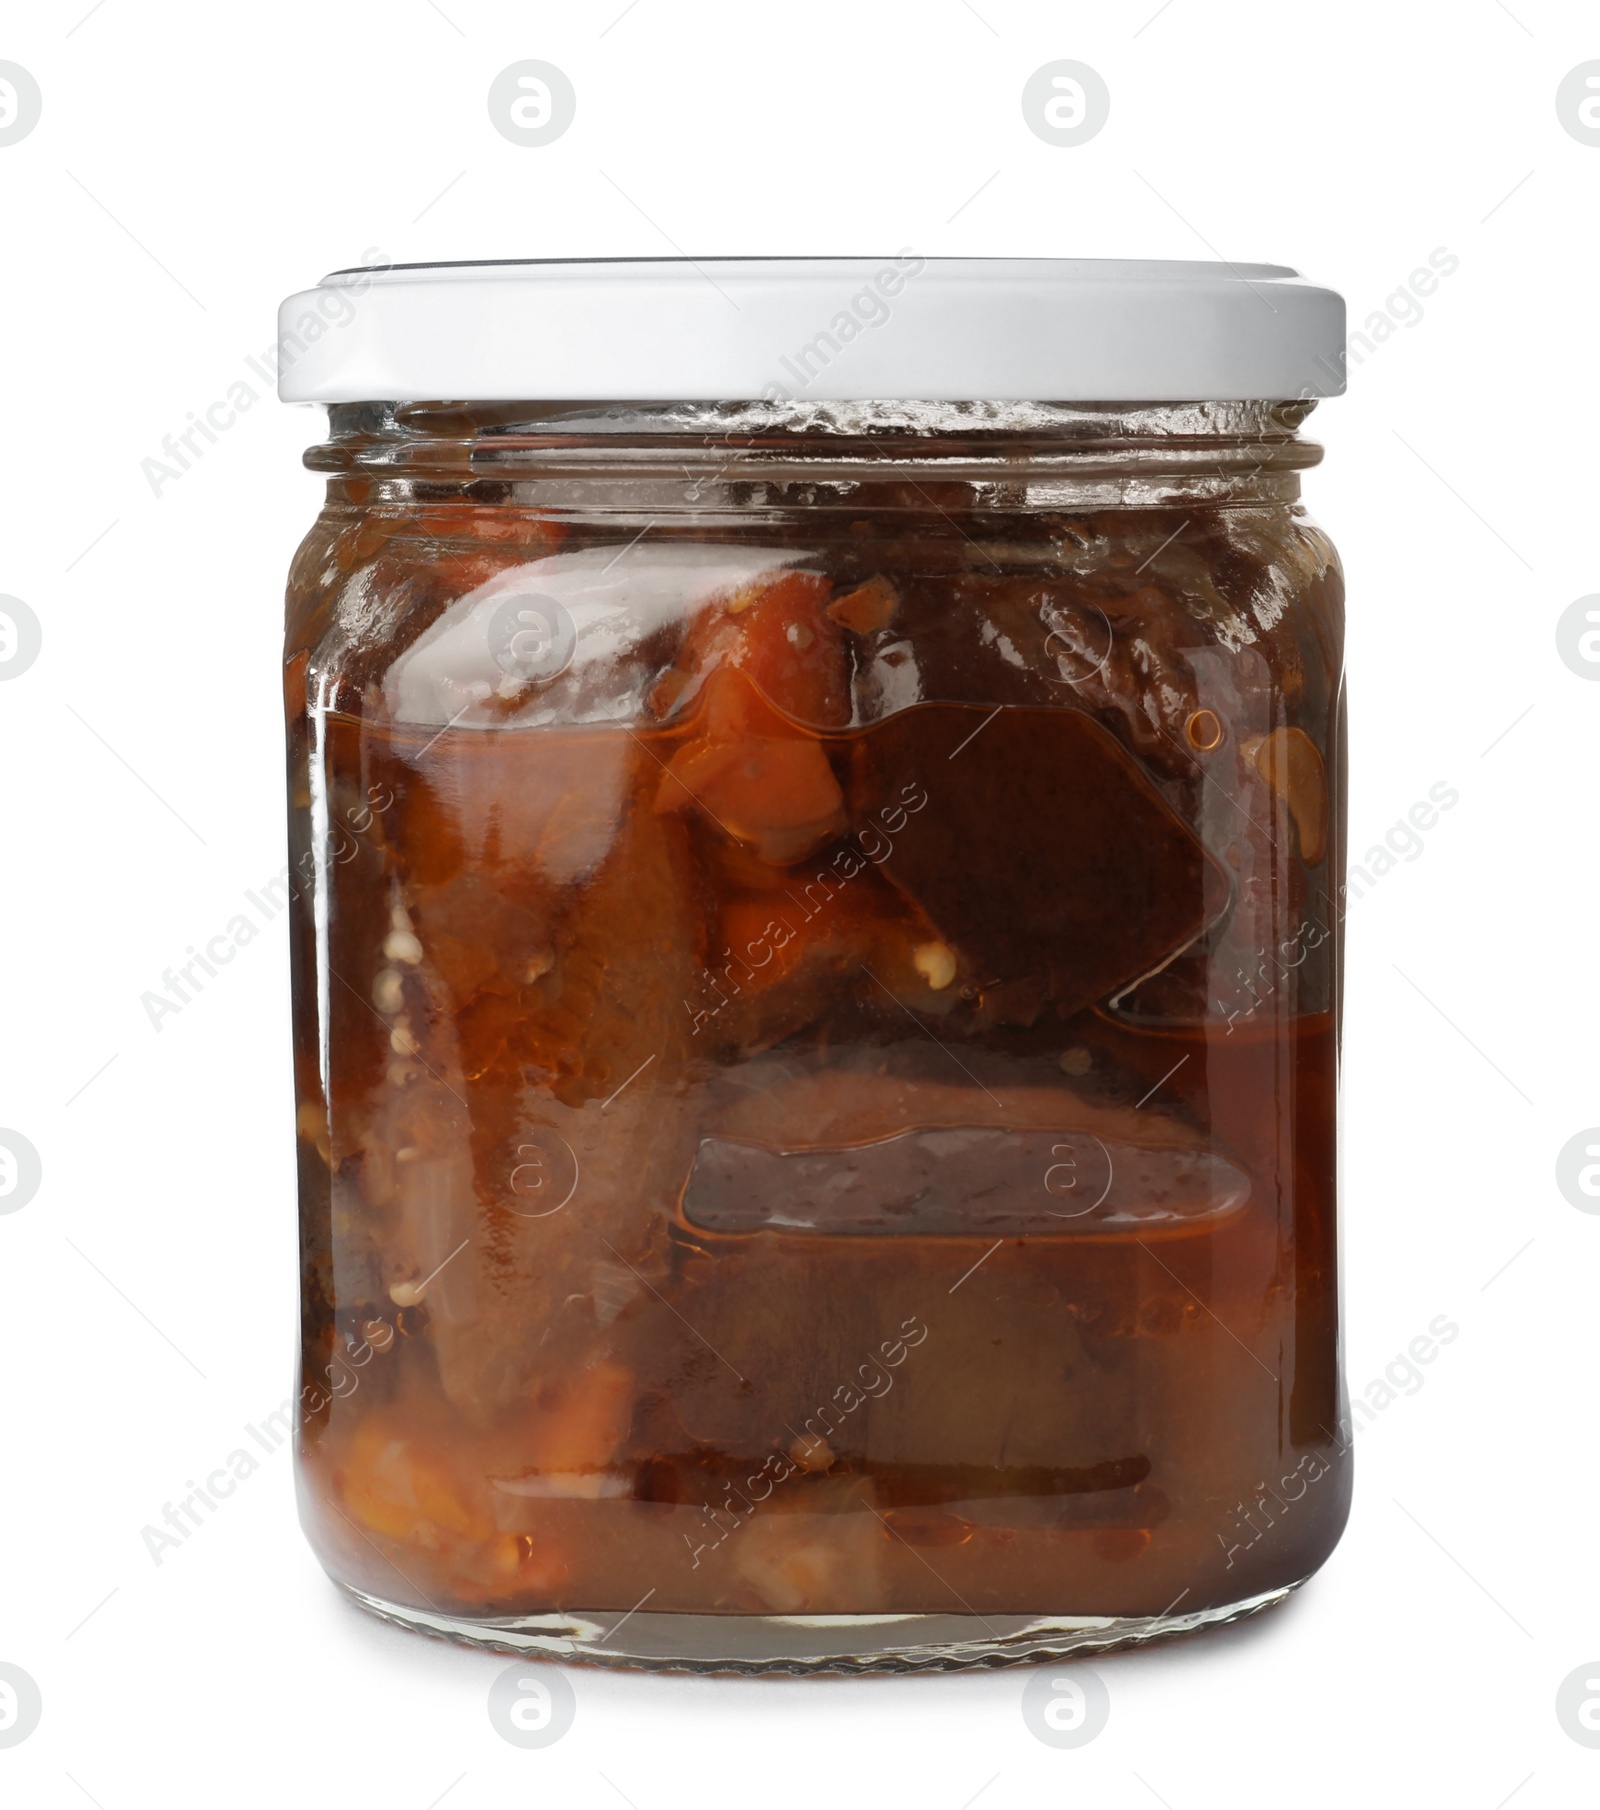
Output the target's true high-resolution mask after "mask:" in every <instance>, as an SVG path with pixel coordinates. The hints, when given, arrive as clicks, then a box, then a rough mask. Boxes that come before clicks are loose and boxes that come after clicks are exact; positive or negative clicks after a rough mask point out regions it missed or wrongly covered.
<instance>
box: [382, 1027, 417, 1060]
mask: <svg viewBox="0 0 1600 1810" xmlns="http://www.w3.org/2000/svg"><path fill="white" fill-rule="evenodd" d="M389 1048H390V1049H392V1050H393V1051H394V1053H395V1054H396V1055H397V1056H414V1055H416V1053H417V1046H416V1044H414V1043H413V1042H412V1041H411V1026H410V1025H409V1024H407V1023H406V1021H405V1019H403V1018H402V1019H400V1020H399V1021H398V1022H397V1023H396V1024H395V1027H394V1029H393V1030H392V1031H391V1032H390V1033H389Z"/></svg>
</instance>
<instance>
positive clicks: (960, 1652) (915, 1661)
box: [340, 1578, 1305, 1675]
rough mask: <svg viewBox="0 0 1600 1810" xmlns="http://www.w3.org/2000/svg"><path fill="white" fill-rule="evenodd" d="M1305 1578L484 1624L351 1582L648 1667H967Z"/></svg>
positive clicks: (461, 1629) (1174, 1617)
mask: <svg viewBox="0 0 1600 1810" xmlns="http://www.w3.org/2000/svg"><path fill="white" fill-rule="evenodd" d="M1304 1581H1305V1580H1304V1579H1303V1578H1300V1579H1296V1581H1295V1582H1294V1583H1292V1584H1285V1585H1283V1586H1282V1587H1281V1588H1279V1589H1276V1590H1268V1591H1264V1592H1263V1593H1262V1594H1261V1595H1259V1596H1250V1597H1244V1598H1242V1599H1241V1600H1240V1601H1238V1602H1236V1603H1227V1604H1224V1605H1222V1606H1221V1607H1218V1608H1213V1609H1197V1610H1194V1611H1192V1612H1190V1613H1188V1614H1178V1613H1174V1612H1173V1611H1171V1610H1169V1611H1168V1612H1167V1613H1165V1614H1162V1615H1127V1616H1113V1615H1080V1616H1073V1615H996V1616H981V1615H677V1614H651V1613H649V1612H648V1611H644V1610H635V1611H633V1612H632V1613H623V1614H620V1615H618V1614H615V1613H613V1612H611V1611H602V1612H599V1613H597V1614H594V1615H586V1614H582V1613H578V1612H567V1613H558V1614H551V1615H507V1616H492V1617H483V1618H481V1619H475V1618H472V1617H468V1616H456V1615H444V1614H440V1613H437V1612H436V1611H433V1610H428V1609H414V1608H410V1607H407V1606H405V1605H403V1604H400V1603H392V1602H388V1601H386V1600H385V1599H384V1598H383V1597H379V1596H371V1595H369V1594H368V1593H367V1592H366V1591H365V1590H357V1589H354V1588H353V1587H352V1586H351V1585H349V1584H341V1585H340V1588H341V1589H342V1590H343V1591H344V1592H345V1593H346V1595H348V1596H350V1597H351V1598H353V1599H354V1600H355V1601H356V1602H358V1603H359V1604H360V1605H361V1606H362V1607H363V1608H364V1609H367V1610H370V1611H371V1613H372V1614H374V1615H377V1616H380V1617H381V1618H382V1619H383V1620H385V1621H391V1622H394V1623H396V1624H397V1625H398V1626H400V1627H402V1628H410V1629H412V1630H414V1631H416V1632H419V1633H423V1634H432V1635H435V1636H437V1637H439V1638H441V1639H444V1640H451V1641H456V1642H458V1643H459V1644H461V1645H464V1646H471V1647H480V1648H483V1649H486V1650H487V1651H490V1652H495V1653H510V1654H517V1655H522V1656H525V1657H528V1658H535V1659H551V1660H557V1661H561V1662H563V1663H566V1664H571V1665H600V1666H614V1667H618V1668H622V1669H629V1670H635V1671H646V1672H735V1673H742V1674H746V1675H754V1674H756V1673H761V1672H790V1673H794V1674H797V1675H799V1674H805V1673H812V1672H835V1673H839V1672H843V1673H857V1672H960V1671H971V1670H983V1669H992V1668H994V1667H998V1666H1011V1665H1044V1664H1049V1663H1051V1662H1052V1661H1055V1660H1061V1659H1074V1658H1082V1657H1084V1656H1086V1655H1088V1654H1093V1653H1112V1652H1117V1651H1119V1650H1120V1649H1122V1648H1124V1647H1136V1646H1142V1645H1144V1644H1146V1643H1147V1642H1151V1641H1160V1640H1171V1639H1174V1638H1176V1637H1178V1636H1180V1635H1184V1634H1194V1633H1199V1632H1200V1631H1201V1630H1203V1629H1206V1628H1220V1627H1223V1626H1225V1625H1226V1624H1227V1623H1229V1622H1235V1621H1240V1620H1243V1619H1244V1618H1245V1617H1246V1616H1250V1615H1258V1614H1260V1612H1261V1611H1262V1610H1263V1609H1271V1608H1274V1607H1275V1606H1276V1605H1277V1604H1279V1603H1281V1602H1283V1601H1284V1599H1285V1598H1286V1597H1288V1596H1289V1595H1290V1594H1291V1593H1292V1592H1293V1591H1295V1590H1298V1589H1299V1587H1300V1585H1301V1584H1302V1583H1303V1582H1304Z"/></svg>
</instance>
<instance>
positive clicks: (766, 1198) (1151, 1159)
mask: <svg viewBox="0 0 1600 1810" xmlns="http://www.w3.org/2000/svg"><path fill="white" fill-rule="evenodd" d="M1061 1116H1062V1117H1063V1119H1065V1118H1067V1117H1068V1116H1069V1114H1068V1112H1067V1111H1065V1110H1063V1111H1062V1113H1061ZM1249 1193H1250V1182H1249V1178H1248V1177H1247V1176H1246V1175H1245V1174H1244V1173H1243V1171H1242V1170H1240V1169H1238V1168H1237V1167H1236V1166H1235V1165H1234V1164H1232V1163H1230V1162H1229V1161H1228V1160H1227V1158H1226V1157H1224V1156H1221V1155H1220V1154H1218V1153H1217V1152H1216V1151H1214V1150H1207V1149H1203V1148H1197V1149H1194V1150H1182V1149H1176V1148H1171V1147H1163V1146H1156V1147H1152V1146H1150V1145H1144V1144H1130V1143H1127V1142H1125V1141H1123V1140H1117V1139H1113V1140H1110V1141H1107V1140H1106V1139H1103V1138H1101V1137H1099V1136H1097V1135H1096V1134H1095V1133H1093V1132H1087V1131H1083V1130H1074V1129H1072V1128H1071V1127H1070V1126H1066V1125H1063V1126H1061V1127H1058V1128H1057V1129H1054V1130H1027V1129H1020V1128H1015V1127H1004V1126H996V1125H944V1126H922V1127H917V1128H915V1129H912V1130H906V1131H897V1132H894V1133H893V1134H891V1135H890V1136H888V1137H884V1138H876V1139H873V1140H872V1141H870V1142H867V1143H862V1144H850V1145H845V1146H842V1147H840V1146H835V1147H833V1148H831V1149H830V1148H827V1147H816V1146H810V1147H807V1148H804V1149H800V1150H784V1149H776V1150H775V1149H772V1148H770V1147H768V1146H765V1145H761V1144H750V1143H739V1142H735V1141H734V1140H732V1139H726V1138H715V1137H712V1138H705V1139H702V1141H701V1144H700V1150H699V1154H698V1156H697V1157H696V1159H695V1166H694V1171H693V1173H692V1174H691V1175H690V1177H689V1185H688V1187H687V1189H686V1190H685V1192H684V1198H683V1213H684V1217H685V1219H687V1220H688V1221H689V1222H690V1224H692V1225H695V1226H698V1227H700V1228H701V1229H703V1230H705V1231H709V1232H759V1231H765V1230H769V1229H770V1230H774V1231H786V1232H813V1233H817V1234H819V1235H823V1236H832V1237H868V1238H973V1237H978V1236H982V1237H984V1238H1018V1237H1053V1236H1059V1235H1061V1234H1065V1233H1074V1234H1082V1233H1086V1232H1087V1233H1101V1234H1106V1233H1112V1232H1116V1233H1128V1232H1136V1233H1140V1234H1144V1233H1149V1232H1154V1231H1162V1230H1167V1229H1170V1228H1173V1227H1179V1226H1182V1227H1187V1228H1191V1229H1196V1228H1198V1227H1200V1226H1201V1225H1202V1224H1207V1225H1209V1224H1212V1223H1215V1222H1216V1221H1219V1220H1221V1219H1223V1218H1225V1217H1226V1216H1227V1215H1228V1214H1230V1213H1231V1212H1233V1211H1234V1210H1235V1209H1237V1208H1238V1207H1240V1206H1242V1205H1243V1204H1244V1202H1245V1200H1246V1199H1247V1198H1248V1197H1249Z"/></svg>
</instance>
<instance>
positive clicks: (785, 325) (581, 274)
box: [278, 251, 1345, 402]
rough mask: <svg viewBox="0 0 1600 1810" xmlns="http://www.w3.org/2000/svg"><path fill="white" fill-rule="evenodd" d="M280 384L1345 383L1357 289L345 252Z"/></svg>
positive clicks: (1219, 395) (1057, 262)
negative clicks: (364, 259) (350, 263)
mask: <svg viewBox="0 0 1600 1810" xmlns="http://www.w3.org/2000/svg"><path fill="white" fill-rule="evenodd" d="M278 331H279V372H278V394H279V396H280V397H281V398H282V399H283V401H285V402H362V401H369V402H376V401H401V402H404V401H442V400H449V401H463V402H486V401H524V400H534V399H538V400H543V401H639V402H657V401H659V402H680V401H704V402H713V401H714V402H726V401H749V400H761V399H764V400H768V401H773V402H782V401H816V402H849V401H877V400H917V401H926V402H968V401H991V400H992V401H997V402H1021V401H1049V402H1191V401H1193V402H1210V401H1253V400H1273V401H1277V400H1284V399H1288V398H1294V397H1301V396H1335V395H1339V394H1340V393H1341V392H1342V391H1343V389H1344V343H1345V328H1344V302H1343V299H1342V298H1341V297H1340V296H1338V295H1336V294H1335V293H1334V292H1333V291H1332V290H1331V289H1319V288H1317V287H1316V286H1315V285H1314V284H1311V283H1308V282H1306V281H1305V280H1304V279H1303V278H1302V277H1301V276H1300V275H1299V273H1298V272H1296V271H1293V270H1289V269H1286V268H1284V267H1283V266H1282V265H1277V264H1221V263H1215V264H1214V263H1190V262H1148V261H1134V260H1124V259H1113V258H1103V259H1102V258H1093V259H1090V258H1059V259H1057V258H924V257H922V256H921V255H920V254H918V253H916V252H912V251H903V252H901V253H899V254H898V255H897V256H893V257H886V258H705V259H699V260H695V259H689V258H637V259H635V258H617V259H584V260H565V259H550V260H527V261H522V260H518V261H515V262H507V263H478V264H471V263H467V264H396V265H390V266H384V267H379V268H372V269H356V270H340V271H335V272H334V273H333V274H332V275H331V276H327V277H324V278H323V280H322V282H321V283H320V284H319V285H318V286H317V287H316V288H315V289H308V290H305V291H303V292H302V293H300V294H299V295H292V296H290V297H289V299H288V300H287V301H286V302H285V303H284V304H283V306H282V308H281V309H280V310H279V314H278Z"/></svg>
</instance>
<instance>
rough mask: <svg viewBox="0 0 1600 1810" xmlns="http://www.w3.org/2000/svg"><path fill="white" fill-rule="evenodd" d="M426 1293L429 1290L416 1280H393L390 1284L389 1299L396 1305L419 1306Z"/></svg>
mask: <svg viewBox="0 0 1600 1810" xmlns="http://www.w3.org/2000/svg"><path fill="white" fill-rule="evenodd" d="M426 1293H427V1290H426V1289H424V1288H423V1287H422V1286H421V1285H420V1284H418V1283H416V1282H392V1283H390V1285H389V1299H390V1300H391V1301H393V1302H394V1304H395V1306H396V1307H418V1306H420V1305H421V1303H422V1297H423V1295H424V1294H426Z"/></svg>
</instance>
